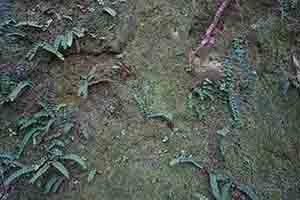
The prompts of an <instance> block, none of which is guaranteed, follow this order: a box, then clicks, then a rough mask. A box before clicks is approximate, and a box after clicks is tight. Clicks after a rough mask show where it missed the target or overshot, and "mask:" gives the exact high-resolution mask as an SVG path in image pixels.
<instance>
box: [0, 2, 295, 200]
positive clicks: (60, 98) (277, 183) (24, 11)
mask: <svg viewBox="0 0 300 200" xmlns="http://www.w3.org/2000/svg"><path fill="white" fill-rule="evenodd" d="M104 2H105V5H107V6H110V7H112V8H114V9H115V10H116V11H117V16H115V17H112V16H110V15H109V14H108V13H105V12H104V11H102V10H101V8H102V7H101V5H99V4H98V3H97V1H25V0H23V1H17V2H14V4H15V5H14V6H13V8H12V9H11V13H12V14H11V15H12V16H16V20H17V21H23V20H25V19H26V20H32V19H38V20H44V21H47V20H46V19H53V22H52V24H51V25H50V26H49V28H48V29H47V31H45V32H36V31H33V33H32V34H31V35H30V41H28V40H25V39H24V40H22V39H21V40H17V42H15V43H14V44H15V48H13V49H11V48H9V47H8V46H7V47H6V45H5V48H3V51H2V52H1V62H2V63H10V64H17V62H16V60H21V62H23V60H24V57H23V55H24V52H26V51H28V50H29V49H30V48H31V46H32V41H37V40H39V39H44V40H48V41H49V42H51V41H53V38H55V36H57V35H58V34H60V33H63V32H64V31H65V30H68V29H70V28H71V27H74V26H78V25H80V26H83V27H85V28H86V29H87V32H88V33H89V34H87V35H86V36H85V37H84V38H82V39H80V40H78V43H79V47H80V51H79V49H78V46H77V48H76V47H75V46H73V47H72V48H71V49H69V50H67V51H66V52H65V59H64V61H61V60H59V59H57V58H56V57H54V56H51V57H49V55H48V54H46V53H45V52H41V53H39V55H38V56H37V57H38V58H37V59H36V60H35V61H33V62H31V63H27V62H26V64H27V65H28V66H29V67H28V71H29V72H30V73H29V74H30V75H29V77H30V78H31V80H32V81H33V83H34V85H35V86H36V87H35V90H36V91H38V95H39V96H45V95H48V97H49V99H51V101H53V102H55V103H57V104H73V105H74V106H77V107H78V108H79V112H78V121H79V122H80V125H81V126H80V128H81V130H84V131H86V132H87V133H88V135H89V136H88V139H87V140H80V141H78V142H76V143H75V144H74V145H73V146H72V147H71V148H70V149H72V152H78V153H79V154H80V155H82V156H83V157H85V158H87V160H88V161H89V162H90V165H91V166H92V167H95V168H97V171H98V174H97V176H96V178H95V180H94V182H93V183H91V184H88V183H87V177H86V176H87V175H86V174H83V175H81V173H79V172H78V174H80V175H75V178H74V179H72V180H71V183H70V184H67V185H66V187H65V188H64V191H63V192H61V193H58V194H51V195H48V196H43V195H41V196H36V195H37V193H34V194H32V195H31V194H30V195H29V196H30V197H28V198H27V199H57V200H61V199H65V200H67V199H72V200H77V199H78V200H79V199H80V200H92V199H93V200H100V199H101V200H105V199H107V200H119V199H122V200H125V199H144V200H148V199H149V200H150V199H151V200H153V199H164V200H165V199H172V200H179V199H195V200H196V199H203V200H204V199H212V197H211V195H210V192H209V191H210V189H209V185H208V178H207V177H206V176H204V175H203V174H201V173H200V172H199V171H198V170H196V169H195V168H193V167H191V166H189V165H182V166H181V165H180V166H174V167H170V166H169V162H170V160H172V159H173V158H174V156H175V155H176V154H178V153H179V152H180V151H181V150H185V151H187V152H189V153H191V154H192V155H193V157H194V158H195V160H199V161H201V162H202V163H205V166H207V167H208V168H211V169H218V170H221V171H222V172H223V173H225V174H228V175H230V176H231V177H233V178H234V179H235V180H237V181H239V182H241V183H245V184H251V185H254V186H255V188H256V189H257V191H258V193H259V195H260V199H272V200H277V199H278V200H279V199H300V196H299V195H300V191H299V164H300V162H299V160H300V154H299V143H300V141H299V137H298V134H297V132H298V130H299V124H300V123H299V122H298V121H299V117H298V116H297V112H298V110H299V108H300V105H299V104H300V101H299V99H298V96H296V95H295V94H294V91H293V90H291V91H290V92H289V94H288V96H287V97H282V96H281V94H280V91H279V89H278V87H279V86H278V85H279V81H277V80H278V79H276V78H274V77H275V75H274V74H267V73H264V74H261V73H259V77H258V81H257V85H256V89H255V94H252V95H251V96H244V97H242V98H241V101H242V102H241V117H242V124H243V126H242V128H241V129H233V130H232V131H231V132H230V133H229V134H228V135H227V136H226V140H225V142H224V145H223V147H224V152H225V154H224V155H225V161H224V163H223V164H221V166H219V165H218V164H216V161H215V160H216V158H215V157H216V156H215V154H216V153H215V148H216V147H215V143H216V142H215V137H216V131H217V130H220V129H223V128H224V127H225V128H226V127H228V126H229V124H230V120H229V119H230V113H229V111H228V109H227V107H226V105H225V104H223V103H220V102H219V101H218V100H216V101H213V102H212V103H211V104H210V105H209V109H208V110H207V116H206V117H205V119H204V120H202V121H199V120H197V119H195V118H194V117H193V115H192V113H191V112H190V111H189V110H188V108H187V99H188V95H189V93H190V88H191V86H192V85H193V84H194V82H195V80H197V79H199V80H201V79H203V77H202V76H200V75H198V77H197V73H196V75H195V74H193V73H191V72H189V69H190V67H191V66H190V65H189V63H188V59H187V58H188V53H189V50H190V49H191V48H192V47H195V45H196V44H197V43H198V42H199V39H200V35H201V34H203V33H204V32H205V30H206V28H207V26H208V25H209V23H210V21H211V20H212V17H213V13H214V12H215V9H216V5H214V3H211V1H204V0H203V1H202V0H199V1H188V0H151V1H146V0H127V1H118V0H116V1H114V2H111V1H104ZM243 6H244V8H245V9H244V10H243V12H242V13H243V14H241V15H242V16H240V14H238V13H240V12H239V11H238V9H237V10H234V12H233V14H231V15H229V16H228V17H226V19H225V21H226V22H225V30H224V34H220V35H218V37H217V45H216V47H215V48H212V50H210V51H209V52H203V54H202V55H200V59H202V60H201V61H199V62H202V65H203V63H204V62H209V61H207V57H208V56H212V57H213V59H214V62H221V60H222V59H223V56H224V55H226V53H227V50H226V48H227V47H228V45H229V43H230V40H231V38H232V37H234V36H236V33H237V32H239V31H241V30H242V29H243V27H242V26H241V25H240V24H241V23H243V26H247V25H249V26H250V24H251V23H253V22H254V21H255V20H256V18H258V17H257V16H256V15H255V14H256V13H255V12H253V11H252V10H253V9H255V8H257V7H259V6H258V5H256V4H250V3H247V4H245V5H243ZM50 8H51V9H50ZM246 8H247V9H248V10H247V9H246ZM46 10H48V11H49V10H52V11H55V12H50V14H49V13H48V14H47V15H46V14H45V11H46ZM14 14H15V15H14ZM259 14H261V15H263V11H262V13H259ZM58 16H60V17H62V16H71V17H72V19H73V21H72V22H69V21H68V19H67V18H62V19H59V18H58ZM5 42H6V41H3V40H2V41H1V46H3V45H2V44H3V43H5ZM10 47H11V46H10ZM256 50H257V49H255V48H254V47H253V48H252V49H251V51H252V54H251V55H253V58H252V60H251V62H253V64H255V65H256V66H257V69H258V71H259V70H260V67H261V65H263V64H264V63H263V62H264V58H261V57H263V55H255V56H254V54H255V52H256V53H257V51H256ZM260 56H261V57H260ZM19 62H20V61H19ZM24 62H25V61H24ZM120 63H123V64H120ZM202 65H201V66H202ZM207 65H208V64H207ZM93 66H96V78H97V79H98V80H104V81H103V82H100V83H98V84H95V85H93V86H91V87H90V88H89V94H88V97H87V98H82V97H79V96H78V95H77V93H78V87H79V81H80V75H84V74H87V73H88V72H89V71H90V70H91V68H92V67H93ZM199 70H200V71H199ZM198 73H200V74H201V69H198ZM202 74H203V73H202ZM208 76H210V75H208ZM49 88H50V89H49ZM29 96H30V95H27V97H26V93H25V94H24V99H22V100H20V102H18V103H17V107H22V105H24V104H25V103H24V102H29V101H31V99H32V98H30V97H29ZM139 97H140V98H143V99H144V100H145V105H144V109H146V110H147V111H149V112H154V113H155V112H159V113H165V114H167V115H168V116H171V118H172V126H170V124H169V123H168V122H166V121H163V120H157V119H147V118H145V115H144V113H143V112H142V110H141V107H140V106H139V105H138V104H137V102H136V98H139ZM25 108H26V109H27V110H25V112H32V109H34V108H33V107H30V106H28V104H26V107H25ZM15 111H16V112H17V113H18V112H21V111H19V110H18V109H16V110H14V109H11V108H6V109H5V112H4V111H3V112H2V111H1V118H0V119H2V122H3V121H4V119H5V116H10V118H11V123H12V121H13V120H14V117H15ZM7 113H9V114H7ZM5 120H6V119H5ZM3 135H4V134H3ZM11 143H12V139H11V138H7V137H4V139H2V137H1V146H2V145H3V147H5V148H3V149H7V148H9V147H8V146H9V144H11ZM74 180H78V182H76V184H75V183H74ZM200 194H201V195H200ZM21 195H22V194H19V198H20V196H21ZM22 199H25V198H24V197H22Z"/></svg>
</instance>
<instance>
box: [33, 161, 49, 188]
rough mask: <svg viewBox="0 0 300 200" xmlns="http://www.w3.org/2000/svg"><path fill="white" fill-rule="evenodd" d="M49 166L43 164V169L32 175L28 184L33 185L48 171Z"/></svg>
mask: <svg viewBox="0 0 300 200" xmlns="http://www.w3.org/2000/svg"><path fill="white" fill-rule="evenodd" d="M49 167H50V165H49V164H45V165H44V166H43V167H41V168H40V169H39V170H38V171H37V172H36V173H35V174H34V175H33V177H32V178H31V179H30V180H29V183H31V184H34V183H35V181H36V180H37V179H38V178H39V177H41V176H42V175H43V174H45V173H46V172H47V170H48V169H49Z"/></svg>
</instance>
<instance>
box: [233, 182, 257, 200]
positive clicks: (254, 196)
mask: <svg viewBox="0 0 300 200" xmlns="http://www.w3.org/2000/svg"><path fill="white" fill-rule="evenodd" d="M237 188H238V189H239V190H240V191H241V192H243V193H244V194H246V195H247V196H248V197H249V198H250V199H251V200H258V196H257V193H256V191H255V189H254V188H253V187H250V186H248V185H238V186H237Z"/></svg>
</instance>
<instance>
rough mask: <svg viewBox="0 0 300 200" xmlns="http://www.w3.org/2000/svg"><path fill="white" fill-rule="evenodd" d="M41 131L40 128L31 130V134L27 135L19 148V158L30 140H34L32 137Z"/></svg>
mask: <svg viewBox="0 0 300 200" xmlns="http://www.w3.org/2000/svg"><path fill="white" fill-rule="evenodd" d="M37 131H40V129H38V128H33V129H31V130H30V131H29V132H27V133H26V135H25V136H24V138H23V140H22V143H21V144H20V146H19V151H18V153H17V158H19V157H20V156H21V154H22V152H23V151H24V148H25V146H26V145H27V144H28V142H29V141H30V139H31V138H32V136H33V135H34V134H35V133H36V132H37Z"/></svg>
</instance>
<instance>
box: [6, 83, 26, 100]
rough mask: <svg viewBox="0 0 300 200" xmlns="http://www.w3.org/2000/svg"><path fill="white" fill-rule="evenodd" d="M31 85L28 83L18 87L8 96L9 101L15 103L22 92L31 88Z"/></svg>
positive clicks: (20, 84)
mask: <svg viewBox="0 0 300 200" xmlns="http://www.w3.org/2000/svg"><path fill="white" fill-rule="evenodd" d="M30 86H31V83H30V82H28V81H24V82H21V83H19V84H18V85H17V87H16V88H15V89H14V90H13V91H12V92H11V93H10V94H9V95H8V99H9V100H10V101H11V102H12V101H14V100H15V99H16V98H17V97H18V96H19V95H20V94H21V92H22V90H23V89H24V88H26V87H30Z"/></svg>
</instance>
